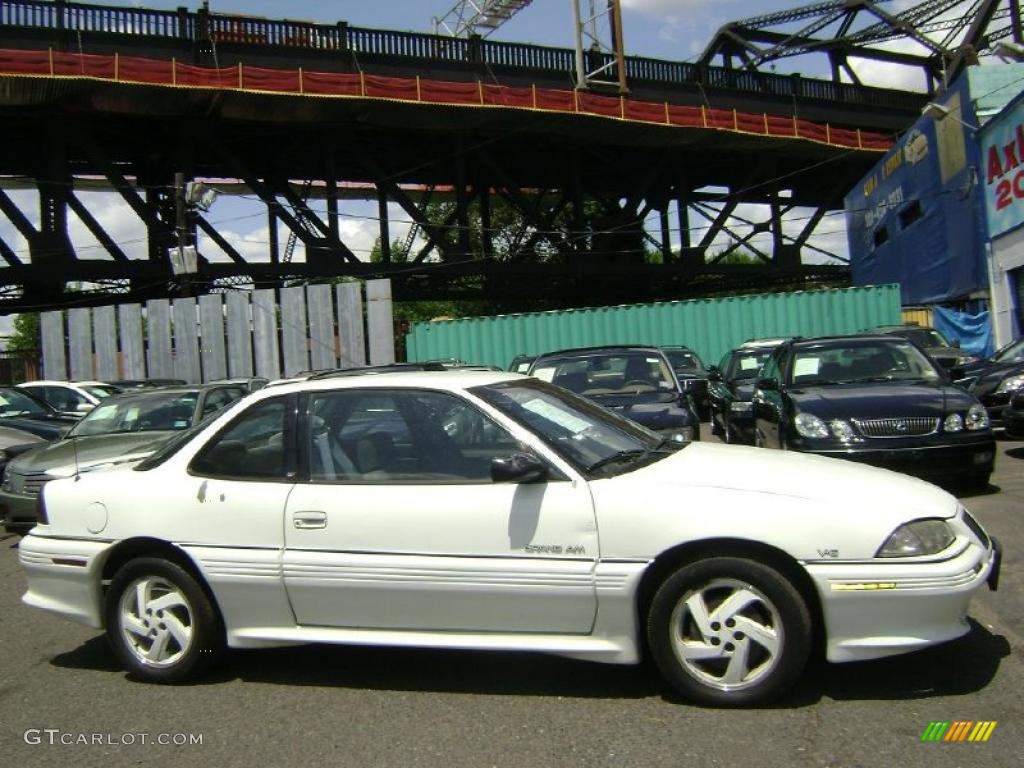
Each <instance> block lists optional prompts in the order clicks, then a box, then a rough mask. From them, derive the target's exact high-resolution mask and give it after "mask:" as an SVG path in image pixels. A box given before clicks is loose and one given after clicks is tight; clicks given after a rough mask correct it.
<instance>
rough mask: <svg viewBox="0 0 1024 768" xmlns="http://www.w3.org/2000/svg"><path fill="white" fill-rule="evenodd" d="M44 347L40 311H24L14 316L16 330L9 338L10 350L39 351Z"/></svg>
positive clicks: (8, 345)
mask: <svg viewBox="0 0 1024 768" xmlns="http://www.w3.org/2000/svg"><path fill="white" fill-rule="evenodd" d="M41 348H42V339H41V336H40V332H39V313H38V312H23V313H21V314H20V315H17V316H16V317H15V318H14V332H13V333H12V334H11V335H10V337H9V338H8V339H7V351H8V352H38V351H39V350H40V349H41Z"/></svg>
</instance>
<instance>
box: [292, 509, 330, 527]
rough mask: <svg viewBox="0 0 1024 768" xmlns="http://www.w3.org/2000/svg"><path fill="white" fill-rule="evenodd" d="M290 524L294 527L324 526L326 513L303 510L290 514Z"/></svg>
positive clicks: (325, 524) (325, 525)
mask: <svg viewBox="0 0 1024 768" xmlns="http://www.w3.org/2000/svg"><path fill="white" fill-rule="evenodd" d="M292 524H293V525H294V526H295V527H296V528H304V529H305V528H326V527H327V513H326V512H317V511H314V510H304V511H302V512H295V513H293V514H292Z"/></svg>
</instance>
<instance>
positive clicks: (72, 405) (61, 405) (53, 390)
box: [44, 387, 89, 411]
mask: <svg viewBox="0 0 1024 768" xmlns="http://www.w3.org/2000/svg"><path fill="white" fill-rule="evenodd" d="M44 389H45V391H46V400H47V402H49V403H50V405H52V406H53V407H54V408H56V409H57V410H58V411H73V410H75V409H76V408H78V406H79V405H83V404H86V403H88V402H89V401H88V400H86V399H85V396H84V395H80V394H78V393H77V392H75V390H73V389H68V388H67V387H45V388H44Z"/></svg>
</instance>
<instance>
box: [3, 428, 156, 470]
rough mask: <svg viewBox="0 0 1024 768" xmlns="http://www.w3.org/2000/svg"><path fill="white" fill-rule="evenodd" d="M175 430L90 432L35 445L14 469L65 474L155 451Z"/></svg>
mask: <svg viewBox="0 0 1024 768" xmlns="http://www.w3.org/2000/svg"><path fill="white" fill-rule="evenodd" d="M174 434H176V433H175V432H125V433H122V434H114V435H90V436H86V437H76V438H74V439H73V440H72V439H65V440H60V441H58V442H56V443H49V444H47V445H43V446H40V447H39V448H35V449H33V450H31V451H28V452H27V453H24V454H22V455H21V456H19V457H18V458H16V459H15V460H14V461H12V462H11V465H10V466H11V469H12V471H16V472H20V473H22V474H35V473H40V472H49V473H50V474H55V475H62V474H64V473H65V472H74V469H75V466H76V465H77V466H78V468H79V469H82V468H86V467H90V466H92V465H95V464H103V463H106V462H108V461H111V460H113V459H119V458H122V457H127V456H132V457H141V456H144V455H146V454H149V453H152V452H153V451H155V450H156V449H157V448H158V447H159V446H160V445H161V444H162V443H163V442H164V441H165V440H167V439H168V438H169V437H170V436H171V435H174Z"/></svg>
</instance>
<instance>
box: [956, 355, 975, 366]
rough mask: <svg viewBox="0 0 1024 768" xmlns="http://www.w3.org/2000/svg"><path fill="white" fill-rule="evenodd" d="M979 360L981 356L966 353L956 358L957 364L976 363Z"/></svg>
mask: <svg viewBox="0 0 1024 768" xmlns="http://www.w3.org/2000/svg"><path fill="white" fill-rule="evenodd" d="M978 360H979V358H977V357H975V356H974V355H964V356H963V357H958V358H957V359H956V364H957V365H968V364H969V363H976V362H978Z"/></svg>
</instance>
